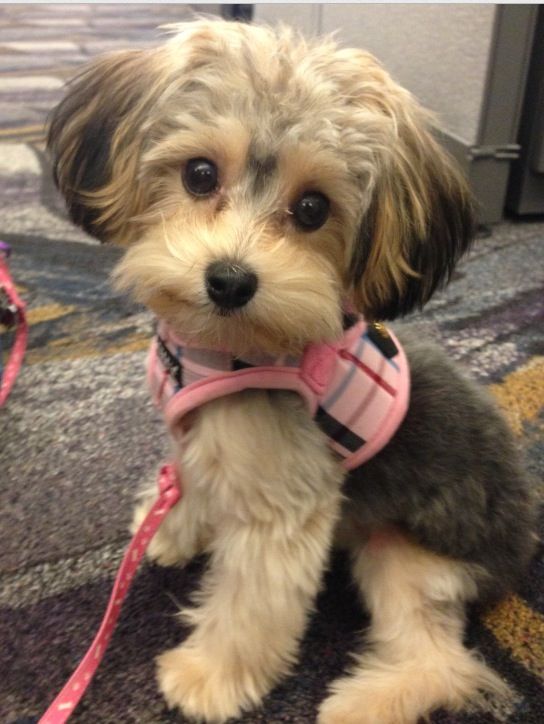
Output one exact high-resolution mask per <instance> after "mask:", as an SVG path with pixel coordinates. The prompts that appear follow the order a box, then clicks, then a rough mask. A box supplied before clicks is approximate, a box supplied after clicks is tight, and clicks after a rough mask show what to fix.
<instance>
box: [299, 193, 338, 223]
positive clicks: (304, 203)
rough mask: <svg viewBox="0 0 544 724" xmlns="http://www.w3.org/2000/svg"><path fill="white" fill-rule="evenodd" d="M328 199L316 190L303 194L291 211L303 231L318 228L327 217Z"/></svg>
mask: <svg viewBox="0 0 544 724" xmlns="http://www.w3.org/2000/svg"><path fill="white" fill-rule="evenodd" d="M329 208H330V202H329V199H328V198H327V197H326V196H324V195H323V194H320V193H319V192H318V191H312V192H309V193H305V194H303V195H302V196H301V197H300V198H299V200H298V201H297V202H296V204H295V205H294V206H293V207H292V209H291V212H292V214H293V216H294V219H295V221H296V223H297V226H300V228H301V229H303V230H304V231H315V230H316V229H319V228H320V227H321V226H323V224H324V223H325V221H327V219H328V217H329Z"/></svg>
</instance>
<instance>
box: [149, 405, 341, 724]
mask: <svg viewBox="0 0 544 724" xmlns="http://www.w3.org/2000/svg"><path fill="white" fill-rule="evenodd" d="M274 398H275V399H274V401H273V402H272V401H271V400H270V399H269V396H268V394H267V393H262V392H249V391H248V392H244V393H241V394H239V395H236V397H234V398H229V399H220V400H217V401H216V402H213V403H208V405H207V406H206V408H205V410H204V411H203V412H205V414H200V413H199V414H198V415H197V417H196V419H195V421H194V424H193V426H192V427H191V430H190V431H189V432H188V433H187V434H186V435H185V437H184V441H183V451H180V452H179V453H178V455H179V462H180V467H181V469H182V470H183V485H184V490H185V496H184V498H183V499H182V500H181V501H180V502H179V503H178V504H177V506H176V507H175V508H174V510H173V511H172V512H171V513H170V514H169V516H168V518H167V520H166V521H165V524H164V525H163V526H162V527H161V529H160V531H159V534H158V537H157V538H156V539H155V541H154V542H153V547H152V548H151V555H152V556H154V557H155V558H156V559H157V561H158V562H160V563H167V564H172V563H174V562H180V563H184V562H185V561H186V560H187V559H188V558H190V557H192V556H193V555H194V554H195V552H196V551H198V550H206V551H207V552H209V553H210V556H211V559H210V565H209V569H208V571H207V573H206V575H205V578H204V581H203V583H202V588H201V590H200V591H199V592H198V594H197V595H196V598H195V607H193V608H190V609H188V610H185V611H184V612H183V616H184V618H185V619H187V620H188V621H189V622H190V623H191V624H192V625H193V626H194V631H193V633H192V634H191V635H190V636H189V638H188V639H187V640H186V641H184V642H183V644H182V645H181V646H180V647H177V648H176V649H173V650H172V651H169V652H167V653H166V654H163V655H162V656H160V657H159V659H158V666H159V668H158V681H159V686H160V688H161V690H162V692H163V693H164V695H165V697H166V700H167V702H168V703H169V704H170V706H179V707H181V708H182V709H183V711H184V712H185V713H186V714H188V715H192V716H195V717H204V718H205V719H206V720H207V721H224V720H225V719H226V718H228V717H229V716H235V715H237V714H239V713H240V712H241V710H242V709H243V708H246V707H248V706H251V705H255V704H257V703H259V701H260V700H261V698H262V696H263V695H264V694H266V693H267V692H268V691H269V690H270V688H271V687H272V686H273V685H274V684H275V683H276V682H277V681H278V680H279V679H280V678H281V677H282V676H284V675H285V674H287V673H288V672H289V670H290V668H291V666H292V664H293V663H294V662H295V661H296V653H297V649H298V643H299V640H300V638H301V636H302V634H303V632H304V628H305V623H306V618H307V614H308V612H309V610H310V609H311V607H312V606H313V601H314V598H315V595H316V593H317V590H318V588H319V585H320V580H321V574H322V571H323V568H324V566H325V564H326V561H327V558H328V554H329V550H330V545H331V540H332V533H333V528H334V525H335V523H336V521H337V519H338V515H339V507H340V497H341V496H340V492H339V491H340V485H341V481H342V477H343V475H342V472H341V470H340V468H339V467H338V466H337V465H336V463H334V462H333V461H332V460H331V457H330V455H329V454H328V453H327V450H326V448H325V446H324V445H323V440H322V435H321V433H318V432H317V431H316V430H315V428H314V427H313V425H312V423H311V420H310V419H309V418H308V416H307V413H306V410H305V408H304V406H303V404H302V403H301V401H300V400H298V399H293V398H292V396H290V395H288V394H285V393H277V394H276V395H275V396H274ZM295 436H296V437H297V438H298V439H299V440H300V442H301V444H300V445H297V446H295V445H293V443H292V440H293V439H294V438H295ZM248 440H258V441H259V446H258V449H254V448H252V446H251V445H250V446H248V444H247V441H248ZM289 446H291V447H292V449H291V454H290V455H287V456H286V457H280V458H278V457H277V455H276V451H277V449H279V448H281V449H286V448H288V447H289ZM152 498H153V496H152V495H150V497H149V500H148V501H147V502H146V503H144V505H143V507H142V508H141V509H140V510H139V511H138V513H137V518H141V517H142V515H143V511H144V510H146V509H148V507H149V505H150V503H151V501H152ZM203 532H204V535H203Z"/></svg>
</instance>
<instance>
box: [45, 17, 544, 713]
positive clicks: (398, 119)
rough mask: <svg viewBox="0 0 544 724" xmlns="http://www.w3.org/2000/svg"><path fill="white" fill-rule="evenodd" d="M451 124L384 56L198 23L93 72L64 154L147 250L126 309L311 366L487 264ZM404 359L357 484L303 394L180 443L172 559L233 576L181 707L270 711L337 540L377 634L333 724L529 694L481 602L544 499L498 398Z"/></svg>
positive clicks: (128, 259)
mask: <svg viewBox="0 0 544 724" xmlns="http://www.w3.org/2000/svg"><path fill="white" fill-rule="evenodd" d="M426 125H427V118H426V115H425V114H424V112H423V111H422V110H421V109H420V108H419V107H418V105H417V104H416V103H415V101H414V100H413V99H412V98H411V96H410V95H409V94H408V93H407V92H406V91H404V90H402V89H401V88H399V87H398V86H397V85H396V84H395V83H393V81H391V79H390V78H389V77H388V76H387V74H386V73H385V72H384V71H383V70H382V69H381V68H380V67H379V66H378V64H377V63H376V62H375V61H374V60H373V59H372V58H371V57H370V56H368V55H366V54H364V53H360V52H359V51H345V50H338V49H337V48H336V47H335V46H334V44H332V43H330V42H325V43H316V44H308V43H306V42H305V41H304V40H302V39H301V38H298V37H295V36H293V34H292V33H290V32H288V31H286V30H283V31H279V32H274V31H270V30H267V29H264V28H256V27H248V26H237V25H235V24H228V23H222V22H213V21H199V22H196V23H194V24H190V25H188V26H185V27H184V28H183V29H182V31H181V32H180V33H179V35H177V36H176V37H175V38H173V39H172V40H171V41H170V42H169V43H167V44H166V45H165V46H162V47H161V48H159V49H157V50H154V51H140V52H136V53H123V54H118V55H116V56H113V57H111V58H109V59H106V60H104V61H99V62H98V63H97V64H95V65H93V66H91V68H90V69H89V70H88V71H86V73H85V74H84V76H83V77H82V79H80V80H79V81H78V82H77V83H76V85H75V86H74V87H73V89H72V92H71V93H70V94H69V95H68V97H67V99H66V100H65V101H64V102H63V103H62V104H61V106H60V107H59V108H58V109H57V112H56V114H55V116H54V118H53V122H52V125H51V131H50V137H49V145H50V147H51V149H52V151H53V154H54V156H55V172H56V178H57V181H58V183H59V187H60V188H61V190H62V191H63V193H64V194H65V196H66V198H67V201H68V205H69V208H70V212H71V214H72V217H73V219H74V221H75V222H76V223H79V224H81V225H82V226H84V228H86V229H87V230H88V231H90V232H91V233H93V234H94V235H96V236H98V237H99V238H102V239H104V240H113V241H117V242H119V243H129V242H130V244H131V246H130V248H129V249H128V251H127V253H126V254H125V256H124V259H123V260H122V261H121V263H120V264H119V266H118V268H117V271H116V277H117V280H118V283H119V284H120V286H122V287H124V288H127V289H131V290H132V292H133V294H134V296H135V298H136V299H138V300H140V301H142V302H144V303H146V304H148V305H149V307H150V308H151V309H153V310H154V311H155V313H156V314H157V315H158V316H159V317H161V318H162V319H164V320H166V321H167V323H168V325H169V326H170V327H171V328H172V329H174V330H175V331H176V332H178V333H179V334H180V335H183V337H184V338H187V339H189V340H191V341H192V342H194V343H196V342H198V344H200V345H201V346H208V347H211V348H215V349H217V348H222V349H228V350H229V351H230V352H231V353H232V354H233V355H235V356H239V355H242V354H244V353H245V352H248V351H255V350H258V351H261V352H265V353H268V354H299V353H300V352H301V351H302V350H303V349H305V347H307V345H309V344H313V343H321V342H324V341H331V340H335V339H337V338H338V337H339V336H340V335H341V332H342V317H343V312H344V311H345V309H346V308H357V309H358V310H359V311H360V312H362V313H363V314H364V315H365V316H366V317H367V318H369V319H383V318H394V317H395V316H398V315H401V314H404V313H406V312H408V311H409V310H410V309H412V308H414V307H416V306H420V305H421V304H423V303H424V302H425V301H427V299H428V298H429V297H430V296H431V294H432V293H433V291H434V289H435V288H436V287H437V286H438V285H439V284H440V283H442V282H443V281H445V280H446V279H447V278H448V276H449V274H450V273H451V270H452V269H453V266H454V264H455V262H456V260H457V258H458V257H459V256H460V254H461V253H462V252H463V251H464V250H465V249H466V248H467V246H468V244H469V242H470V236H471V204H470V200H469V197H468V195H467V192H466V189H465V186H464V182H463V181H462V179H461V177H460V176H459V175H458V174H457V172H456V171H455V169H454V168H453V167H452V165H451V163H450V161H449V160H448V159H447V157H446V156H445V155H444V154H443V152H442V151H441V150H440V148H439V147H438V146H437V145H436V143H435V142H434V141H433V139H432V136H431V135H430V133H429V132H428V130H427V128H426ZM180 172H181V179H180ZM405 349H406V352H407V356H408V359H409V363H410V368H411V377H412V388H411V397H410V405H409V409H408V412H407V415H406V417H405V419H404V421H403V423H402V424H401V427H400V428H399V430H398V432H397V433H396V435H395V436H394V437H393V439H392V440H391V442H390V443H389V444H388V445H387V446H386V447H385V448H384V449H383V450H381V452H379V453H378V454H377V455H376V456H375V457H374V458H373V459H371V460H370V461H368V462H367V463H365V464H364V465H363V466H361V467H359V468H357V469H355V470H353V471H351V472H350V473H349V475H348V476H347V478H346V475H345V472H344V471H343V469H342V467H341V466H340V464H339V461H338V459H337V458H336V456H335V455H334V454H333V453H332V452H331V450H330V448H329V446H328V445H327V444H326V441H325V438H324V435H323V433H322V432H321V430H320V429H319V428H318V426H317V425H316V424H315V422H314V420H313V419H312V417H311V415H310V414H309V413H308V410H307V407H306V406H305V404H304V402H303V400H302V399H301V398H300V397H299V396H298V395H297V394H296V393H294V392H286V391H266V390H264V391H263V390H244V391H240V392H237V393H235V394H230V395H228V396H225V397H221V398H219V399H216V400H213V401H211V402H208V403H206V404H205V405H204V406H202V407H201V408H199V409H198V410H195V411H194V412H192V413H190V415H189V416H188V417H187V418H185V419H184V423H183V426H180V428H179V429H178V430H175V431H174V434H173V445H174V454H175V459H176V461H177V463H178V466H179V469H180V470H181V471H182V479H183V486H184V497H183V498H182V500H181V501H180V502H179V503H178V504H177V506H176V507H175V508H174V509H173V510H172V512H171V513H170V514H169V516H168V517H167V519H166V520H165V522H164V524H163V525H162V527H161V529H160V530H159V532H158V534H157V536H156V538H155V539H154V540H153V541H152V544H151V549H150V551H151V556H152V557H153V558H154V559H156V560H157V561H158V562H159V563H161V564H164V565H175V564H180V563H185V562H187V561H188V560H189V559H190V558H191V557H192V556H194V555H195V554H196V553H197V552H200V551H206V552H208V553H209V554H210V561H209V568H208V571H207V573H206V574H205V577H204V581H203V583H202V587H201V590H200V592H199V594H198V597H197V599H196V601H195V607H194V608H191V609H190V610H188V611H186V612H185V614H186V616H187V617H188V619H189V620H190V621H191V622H192V623H193V624H194V630H193V632H192V633H191V635H190V636H189V638H188V639H187V640H186V641H185V642H184V643H183V644H182V645H181V646H179V647H178V648H176V649H173V650H172V651H170V652H167V653H166V654H163V655H162V656H161V657H160V658H159V669H158V677H159V685H160V688H161V690H162V691H163V693H164V695H165V697H166V699H167V701H168V703H169V704H170V705H171V706H178V707H180V708H181V709H182V710H183V711H184V712H185V713H186V714H188V715H191V716H194V717H196V718H205V719H206V720H209V721H223V720H225V719H227V718H228V717H230V716H236V715H237V714H239V713H240V712H241V710H242V709H244V708H247V707H249V706H253V705H256V704H258V703H259V702H260V701H261V699H262V697H263V696H264V695H265V694H266V693H267V692H268V691H269V690H270V689H271V687H272V686H274V684H275V683H276V682H277V681H278V680H279V679H280V678H281V677H282V676H283V675H285V674H286V673H287V672H288V671H289V669H290V667H291V665H292V664H293V662H294V661H295V660H296V653H297V647H298V643H299V641H300V638H301V636H302V635H303V632H304V627H305V623H306V620H307V615H308V612H309V611H310V609H311V608H312V605H313V601H314V598H315V595H316V593H317V591H318V589H319V586H320V582H321V578H322V573H323V570H324V568H325V566H326V565H327V561H328V558H329V553H330V549H331V546H332V544H333V539H334V538H336V540H337V542H338V543H339V544H340V545H343V546H345V547H347V548H348V549H349V550H350V552H351V555H352V558H353V572H354V577H355V580H356V582H357V584H358V586H359V588H360V591H361V594H362V597H363V600H364V602H365V603H366V605H367V607H368V609H369V611H370V613H371V616H372V624H371V630H370V633H369V641H368V647H367V649H365V650H364V651H363V653H362V654H361V655H360V656H359V657H358V659H357V661H356V664H355V665H354V667H353V670H352V672H351V674H350V675H349V676H347V677H346V678H344V679H341V680H339V681H337V682H335V683H334V684H333V687H332V693H331V695H330V696H329V698H328V699H326V700H325V701H324V703H323V704H322V706H321V709H320V715H319V716H320V722H322V723H323V724H332V723H333V722H337V723H338V724H340V723H341V724H350V723H352V724H356V723H357V724H408V723H415V722H416V721H417V719H418V717H421V716H424V715H426V714H428V713H429V712H430V711H432V710H433V709H435V708H437V707H439V706H446V707H450V708H452V709H459V708H461V707H463V706H465V705H466V704H467V703H469V702H471V701H475V700H476V699H477V698H478V697H479V696H480V695H481V694H485V693H488V692H495V693H499V694H500V693H501V692H502V691H503V690H504V685H503V684H502V683H501V681H500V680H499V679H498V678H497V677H496V675H495V674H493V673H492V672H491V671H490V670H489V669H487V668H486V666H485V665H484V664H483V662H481V661H480V660H479V659H478V658H477V657H476V656H475V655H474V654H472V653H471V652H469V651H468V650H467V649H466V648H464V646H463V627H464V605H465V603H466V602H467V601H471V600H475V599H477V598H479V597H481V596H482V595H486V596H487V595H494V594H496V593H497V592H498V591H499V590H500V589H504V588H506V587H508V586H509V585H510V584H511V583H512V582H513V581H514V580H515V577H516V575H517V574H518V573H519V572H520V570H522V569H523V566H524V565H525V564H526V562H527V561H528V559H529V557H530V554H531V550H532V536H531V531H532V528H533V516H534V513H533V508H532V504H531V496H530V492H529V485H528V482H527V480H526V477H525V475H524V472H523V470H522V468H521V465H520V463H519V460H518V455H517V452H516V449H515V445H514V443H513V442H512V439H511V435H510V433H509V432H508V429H507V427H506V424H505V423H504V422H503V421H502V419H501V418H500V416H499V415H498V413H497V411H496V410H495V408H494V407H493V405H492V403H491V402H490V401H489V400H488V399H487V397H486V396H485V395H484V394H483V393H482V392H481V391H479V390H478V389H477V388H476V387H475V386H474V385H472V384H471V383H469V382H467V381H466V380H465V379H463V378H462V377H461V376H460V375H459V373H458V372H457V370H456V369H455V367H453V366H452V365H451V364H450V362H449V361H448V360H447V359H446V358H445V356H444V355H443V354H442V353H440V352H439V351H437V350H436V349H434V348H433V347H430V346H421V345H419V344H414V343H413V342H412V341H410V340H409V339H408V340H405ZM150 500H151V498H150V497H149V496H147V497H144V501H143V503H142V504H141V506H140V507H139V509H138V511H137V514H136V520H137V521H138V520H140V519H141V518H142V517H143V515H144V513H145V511H146V510H147V509H148V508H149V505H150Z"/></svg>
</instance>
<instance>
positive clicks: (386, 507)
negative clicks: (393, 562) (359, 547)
mask: <svg viewBox="0 0 544 724" xmlns="http://www.w3.org/2000/svg"><path fill="white" fill-rule="evenodd" d="M399 336H400V338H401V341H402V343H403V345H404V348H405V351H406V354H407V356H408V359H409V362H410V367H411V376H412V388H411V398H410V406H409V410H408V413H407V415H406V418H405V420H404V422H403V423H402V425H401V427H400V428H399V430H398V432H397V434H396V435H395V437H394V438H393V439H392V441H391V442H390V443H389V444H388V445H387V447H386V448H384V449H383V450H382V451H381V452H380V453H379V454H378V455H376V456H375V457H374V458H373V459H371V460H370V461H368V462H367V463H365V464H364V465H363V466H361V467H360V468H357V469H356V470H354V471H353V472H352V473H351V474H350V475H349V477H348V479H347V481H346V494H347V495H348V497H349V499H350V500H349V502H348V503H347V507H348V508H349V511H350V513H351V514H352V515H353V514H355V516H356V518H357V520H358V521H359V522H360V523H361V524H362V525H364V526H368V527H371V528H372V527H374V526H376V525H381V524H384V523H393V524H395V525H397V526H399V527H400V528H401V529H403V530H404V531H406V532H407V533H409V534H410V535H411V536H412V537H413V538H414V539H415V540H416V541H417V542H419V543H421V544H422V545H423V546H425V547H427V548H429V549H431V550H433V551H435V552H436V553H439V554H442V555H446V556H451V557H453V558H459V559H462V560H464V561H467V562H471V563H477V564H479V565H480V566H482V567H483V568H484V569H485V571H486V572H487V573H488V574H490V579H489V584H491V585H489V586H487V587H485V586H484V588H487V589H488V593H490V592H491V590H492V589H495V592H498V589H503V588H506V587H509V586H510V585H511V584H512V583H513V582H514V581H515V579H516V577H517V576H518V575H519V574H520V573H522V572H523V568H524V566H525V565H526V564H527V562H528V560H529V558H530V556H531V553H532V551H533V548H534V541H535V537H534V535H533V530H534V526H535V505H534V496H533V494H532V492H531V485H530V482H529V478H528V476H527V474H526V473H525V471H524V469H523V466H522V464H521V460H520V455H519V452H518V450H517V447H516V443H515V441H514V439H513V436H512V433H511V432H510V430H509V428H508V425H507V423H506V421H505V420H504V419H503V417H502V416H501V414H500V413H499V411H498V409H497V407H496V406H495V404H494V402H493V400H492V399H491V398H490V397H489V396H488V394H487V393H486V392H485V391H484V390H482V389H481V388H480V387H479V386H477V385H476V384H475V383H473V382H472V381H470V380H468V379H466V378H465V377H464V376H463V375H462V374H461V372H460V371H459V369H458V368H457V367H456V366H455V365H454V364H452V362H451V361H450V360H449V359H448V358H447V356H446V355H445V354H444V352H442V351H441V350H440V349H439V348H437V347H435V346H434V345H431V344H424V345H422V344H421V343H420V342H414V341H412V340H410V339H409V338H404V337H403V335H399Z"/></svg>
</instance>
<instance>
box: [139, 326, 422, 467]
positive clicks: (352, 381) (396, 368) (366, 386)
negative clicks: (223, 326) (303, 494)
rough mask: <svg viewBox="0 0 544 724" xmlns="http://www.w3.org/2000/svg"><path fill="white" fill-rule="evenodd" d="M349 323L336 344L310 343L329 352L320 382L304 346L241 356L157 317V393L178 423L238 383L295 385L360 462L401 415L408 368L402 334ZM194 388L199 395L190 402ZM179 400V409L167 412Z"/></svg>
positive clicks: (338, 447) (348, 457) (338, 443)
mask: <svg viewBox="0 0 544 724" xmlns="http://www.w3.org/2000/svg"><path fill="white" fill-rule="evenodd" d="M345 326H346V327H347V328H346V330H345V333H344V337H343V338H342V339H341V340H340V341H339V342H338V343H337V344H335V345H320V346H313V347H319V348H320V352H321V350H323V349H324V350H325V353H326V357H327V359H328V362H327V363H326V364H325V367H326V370H325V371H324V372H323V370H322V372H323V374H325V376H326V382H325V383H324V384H323V385H322V387H320V388H319V389H316V387H315V385H313V384H312V375H311V373H310V372H309V367H310V365H309V359H310V357H311V355H309V354H307V353H305V354H304V355H302V356H301V357H298V358H297V357H291V356H285V357H270V356H266V355H249V356H247V357H244V358H243V359H240V358H236V357H233V356H232V355H231V354H229V353H228V352H222V351H216V350H209V349H201V348H197V347H191V346H187V345H184V344H183V343H182V342H181V341H180V340H179V339H177V338H176V337H175V336H174V335H173V334H172V333H171V331H170V330H169V329H168V328H167V326H166V325H164V324H163V323H160V324H159V329H158V334H157V337H156V338H155V340H154V342H153V345H152V348H151V352H150V356H149V361H148V381H149V384H150V387H151V392H152V395H153V399H154V401H155V403H156V404H157V405H158V407H159V408H161V409H162V410H163V411H164V412H165V413H166V417H167V421H168V422H169V424H170V425H173V424H175V423H177V422H179V420H180V419H181V417H182V416H183V414H185V412H186V411H188V409H193V408H194V407H196V406H198V405H199V404H202V403H203V402H207V401H209V400H210V399H214V398H217V397H219V396H222V395H224V394H229V393H230V392H233V391H237V390H239V389H248V388H263V387H264V388H269V387H272V388H275V389H291V390H295V391H297V392H299V393H300V394H301V395H302V396H303V397H304V398H305V399H306V400H307V401H308V404H309V406H310V408H311V412H312V414H313V415H314V416H315V420H316V423H317V424H318V425H319V427H320V428H321V429H322V430H323V432H325V434H326V435H327V437H328V438H329V444H330V445H331V447H332V449H333V450H334V451H335V452H336V453H338V455H340V456H341V457H342V458H343V459H344V460H345V461H348V463H349V464H348V465H346V467H348V468H352V467H355V464H356V463H360V462H363V461H364V460H365V459H368V457H370V456H371V454H375V452H377V451H378V449H381V447H383V445H385V444H386V443H387V442H388V440H389V439H390V438H391V437H392V435H393V434H394V432H395V430H396V429H397V427H398V425H399V424H400V422H401V421H402V419H403V417H404V414H405V411H406V407H407V403H408V388H409V372H408V367H407V363H406V358H405V357H404V353H403V352H402V349H401V347H400V345H399V343H398V341H397V340H396V338H395V337H394V336H393V335H392V334H391V333H390V332H389V331H388V330H386V329H385V327H383V325H379V324H367V323H366V322H365V321H364V320H363V319H361V318H355V317H353V318H351V319H349V318H348V319H347V321H346V324H345ZM311 347H312V345H310V347H309V348H308V350H310V348H311ZM308 350H307V352H308ZM320 364H321V363H319V364H318V366H319V365H320ZM314 366H315V365H314ZM321 366H323V365H321ZM265 372H266V375H264V373H265ZM241 373H242V374H241ZM265 376H266V380H267V382H268V384H265V382H264V381H263V380H264V377H265ZM321 376H323V375H321ZM233 381H235V382H236V387H233V386H232V383H233ZM191 395H193V396H194V401H193V400H191V402H190V403H189V405H188V406H187V405H186V404H185V402H186V401H187V400H188V398H189V397H190V396H191ZM180 402H181V406H180V405H179V403H180ZM175 405H178V408H177V412H176V413H175V414H174V415H172V414H168V412H169V411H170V412H171V410H172V408H173V406H175Z"/></svg>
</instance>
